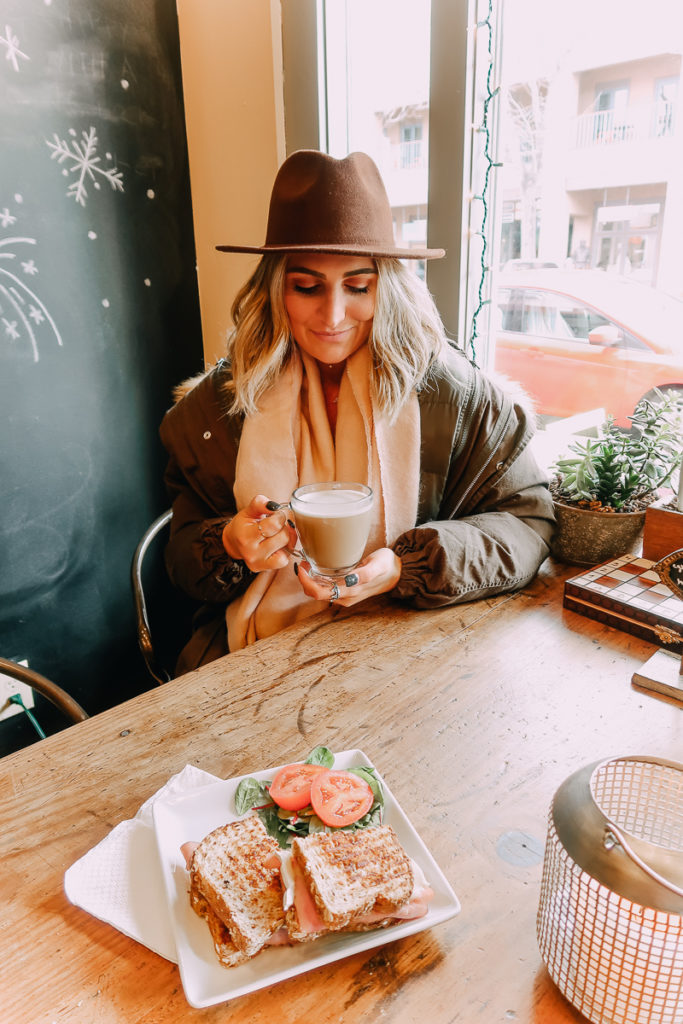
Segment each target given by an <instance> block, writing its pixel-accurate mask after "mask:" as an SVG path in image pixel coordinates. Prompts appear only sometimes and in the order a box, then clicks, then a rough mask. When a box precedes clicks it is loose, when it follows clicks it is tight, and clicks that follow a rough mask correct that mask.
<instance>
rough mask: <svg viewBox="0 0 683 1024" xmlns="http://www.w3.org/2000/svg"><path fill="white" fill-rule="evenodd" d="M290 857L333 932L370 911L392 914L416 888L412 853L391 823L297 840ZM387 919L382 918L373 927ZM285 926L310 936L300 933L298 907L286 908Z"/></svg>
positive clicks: (294, 934) (350, 925)
mask: <svg viewBox="0 0 683 1024" xmlns="http://www.w3.org/2000/svg"><path fill="white" fill-rule="evenodd" d="M292 858H293V860H295V861H296V865H297V867H298V868H299V869H300V871H301V872H302V873H303V876H304V878H305V880H306V886H307V888H308V890H309V892H310V893H311V896H312V897H313V901H314V903H315V906H316V909H317V911H318V914H319V915H320V917H321V919H322V921H323V922H324V924H325V926H326V928H328V929H329V930H330V931H340V930H342V929H346V928H355V927H356V925H355V924H354V919H357V918H361V917H363V915H365V914H368V913H372V914H385V915H386V917H387V918H390V917H391V913H392V911H394V910H398V908H399V907H401V906H403V904H404V903H407V902H408V900H409V899H410V897H411V894H412V892H413V883H414V879H413V869H412V865H411V863H410V858H409V857H408V855H407V854H406V853H405V851H404V849H403V847H402V846H401V844H400V843H399V841H398V838H397V836H396V833H395V832H394V830H393V829H392V828H391V827H390V826H388V825H380V826H377V827H370V828H364V829H359V830H358V831H356V832H332V833H326V832H319V833H317V834H316V835H312V836H308V837H306V838H305V839H294V840H293V842H292ZM388 923H390V922H389V921H388V920H381V919H378V920H377V921H376V923H375V924H373V925H372V927H375V928H379V927H383V926H386V924H388ZM287 927H288V928H289V930H290V934H291V935H292V938H295V939H299V941H301V940H303V938H304V937H305V938H310V937H311V936H309V935H308V934H305V932H304V934H302V931H303V930H302V929H301V928H300V927H299V922H298V920H297V912H296V910H295V909H294V908H290V910H289V911H288V913H287ZM359 928H365V924H364V923H363V924H359Z"/></svg>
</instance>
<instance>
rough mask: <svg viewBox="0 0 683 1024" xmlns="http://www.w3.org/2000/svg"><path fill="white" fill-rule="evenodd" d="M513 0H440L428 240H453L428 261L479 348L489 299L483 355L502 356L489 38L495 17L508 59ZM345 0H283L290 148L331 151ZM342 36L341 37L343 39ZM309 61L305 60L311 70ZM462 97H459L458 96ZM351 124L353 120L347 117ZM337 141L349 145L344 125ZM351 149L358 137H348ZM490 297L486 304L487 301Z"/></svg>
mask: <svg viewBox="0 0 683 1024" xmlns="http://www.w3.org/2000/svg"><path fill="white" fill-rule="evenodd" d="M503 2H504V0H499V2H498V4H496V5H495V10H494V12H493V14H492V15H489V3H488V0H458V2H457V3H453V0H431V42H430V94H429V132H428V140H429V150H428V152H429V168H428V199H427V245H428V246H430V247H432V248H443V249H445V250H446V256H445V258H444V259H442V260H430V261H429V262H428V263H427V284H428V286H429V289H430V291H431V293H432V295H433V297H434V300H435V302H436V305H437V308H438V309H439V313H440V315H441V318H442V320H443V323H444V326H445V328H446V332H447V334H448V335H449V337H450V338H452V339H453V340H454V341H456V343H457V344H458V345H460V347H461V348H463V349H464V350H465V351H467V353H468V355H470V356H471V355H472V352H471V348H470V339H471V334H472V322H473V317H474V315H475V312H476V311H477V309H479V317H480V319H479V318H478V324H477V345H476V360H477V362H478V363H479V364H480V365H487V364H488V363H489V362H490V361H491V360H492V346H490V345H489V343H488V340H489V338H488V335H489V332H488V323H489V311H490V299H491V294H492V281H491V277H492V273H490V272H488V267H491V268H492V267H493V266H494V249H493V233H492V232H491V231H490V226H491V223H492V222H494V221H495V216H496V207H497V195H496V189H495V174H491V175H489V189H490V191H489V195H488V200H487V206H488V234H489V237H488V238H487V259H486V263H487V264H488V267H487V269H486V270H484V269H483V268H482V266H481V265H480V264H481V236H480V235H479V234H478V232H479V230H480V228H481V219H482V209H481V206H482V203H481V200H480V199H478V198H477V195H476V194H475V193H477V192H478V193H479V194H480V193H481V188H482V187H481V182H482V181H483V180H484V170H485V168H484V167H483V165H482V150H483V141H482V137H481V132H480V125H481V120H482V106H483V86H484V83H485V79H486V73H487V71H488V41H487V39H486V34H487V32H488V29H487V28H486V24H485V19H486V18H487V17H490V18H491V20H490V24H491V26H492V33H493V35H492V39H493V41H494V54H495V60H496V62H497V61H498V42H499V39H498V35H499V33H498V31H497V29H498V25H499V24H500V18H501V8H502V3H503ZM342 6H343V7H344V10H345V5H342V3H341V2H340V0H332V4H331V5H330V4H329V0H283V3H282V33H283V72H284V107H285V140H286V149H287V152H288V153H291V152H293V151H294V150H295V149H300V148H311V149H321V150H323V151H325V152H329V151H330V149H331V148H333V147H332V141H333V140H331V138H330V132H331V130H335V131H336V130H337V129H335V128H332V129H331V126H330V124H329V119H328V117H327V106H328V104H333V105H335V104H337V105H338V104H340V103H341V102H343V97H340V96H339V95H337V96H330V95H329V92H328V89H327V82H326V67H327V64H328V62H329V61H330V60H331V59H333V55H332V54H331V52H330V50H329V49H328V47H327V45H326V30H327V28H328V23H329V20H330V18H331V17H333V18H334V25H335V46H336V47H339V46H341V47H345V45H346V43H345V39H346V36H345V32H346V31H348V19H347V18H346V17H345V15H344V13H342V12H340V8H341V7H342ZM340 40H341V42H340ZM302 69H305V70H303V71H302ZM454 96H456V97H458V98H459V99H460V100H461V102H458V103H454V102H453V97H454ZM491 108H492V109H490V110H489V135H490V138H491V139H495V134H496V133H495V128H496V124H495V118H496V116H497V113H496V109H495V108H497V104H496V103H495V102H494V103H493V104H492V105H491ZM338 130H339V131H340V132H341V133H342V135H341V138H342V140H343V132H344V130H345V125H340V126H338ZM334 143H335V146H336V148H337V149H339V148H344V147H343V141H342V143H340V135H339V134H336V136H335V139H334ZM346 151H348V142H347V146H346ZM482 303H483V305H482Z"/></svg>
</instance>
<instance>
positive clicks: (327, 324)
mask: <svg viewBox="0 0 683 1024" xmlns="http://www.w3.org/2000/svg"><path fill="white" fill-rule="evenodd" d="M217 248H219V249H221V250H224V251H229V252H253V253H260V254H262V259H261V261H260V263H259V264H258V266H257V268H256V270H255V272H254V273H253V275H252V276H251V278H250V279H249V281H248V282H247V283H246V284H245V285H244V287H243V288H242V290H241V292H240V293H239V295H238V296H237V298H236V300H235V302H234V304H233V308H232V317H233V321H234V329H233V331H232V333H231V334H230V337H229V339H228V345H227V359H226V360H222V361H221V362H220V363H219V364H218V365H217V366H215V367H214V368H212V369H210V370H209V371H208V372H207V373H206V374H204V375H202V376H201V377H200V378H198V379H196V380H194V381H191V382H188V384H187V385H185V386H184V387H183V388H182V389H181V396H179V400H178V401H177V403H176V405H175V406H174V407H173V408H172V409H171V410H170V411H169V412H168V413H167V414H166V416H165V418H164V421H163V423H162V427H161V437H162V440H163V443H164V445H165V446H166V449H167V451H168V453H169V457H170V458H169V465H168V471H167V478H166V479H167V484H168V488H169V492H170V495H171V498H172V501H173V519H172V531H171V539H170V543H169V546H168V550H167V565H168V569H169V573H170V575H171V578H172V579H173V580H174V582H175V583H176V584H177V585H178V586H179V587H181V588H182V589H183V590H185V591H186V592H187V593H189V594H190V595H191V596H192V597H194V598H196V599H198V600H200V601H202V602H204V605H205V606H204V609H203V612H202V614H201V615H200V616H199V617H198V620H197V623H196V630H195V633H194V635H193V637H192V640H191V641H190V643H189V644H188V646H187V648H186V649H185V651H184V652H183V655H182V656H181V659H180V662H179V665H178V672H179V674H180V672H184V671H187V670H189V669H190V668H193V667H196V666H198V665H199V664H203V663H205V662H207V661H210V660H212V659H213V658H216V657H218V656H220V655H221V654H225V653H227V651H228V650H236V649H239V648H240V647H243V646H245V645H246V644H248V643H252V642H253V641H255V640H257V639H259V638H261V637H264V636H268V635H271V634H272V633H275V632H277V631H278V630H280V629H282V628H284V627H285V626H286V625H288V624H290V623H292V622H294V621H296V620H297V619H299V618H302V617H304V616H308V615H311V614H313V613H315V612H318V611H320V610H322V609H324V608H325V607H327V606H328V604H330V603H332V602H334V601H338V602H339V603H340V604H343V605H353V604H357V603H359V602H361V601H364V600H366V599H367V598H369V597H372V596H375V595H378V594H383V593H386V594H390V595H391V596H392V597H394V598H397V599H400V600H404V601H408V602H409V603H410V604H412V605H413V606H414V607H416V608H433V607H437V606H439V605H447V604H454V603H456V602H458V601H468V600H472V599H474V598H477V597H483V596H489V595H492V594H496V593H499V592H500V591H504V590H510V589H514V588H518V587H521V586H523V585H524V584H525V583H528V582H529V580H531V579H532V578H533V576H534V575H535V574H536V572H537V570H538V567H539V565H540V564H541V562H542V561H543V560H544V558H545V557H546V555H547V554H548V542H549V540H550V536H551V533H552V526H553V514H552V503H551V501H550V498H549V495H548V491H547V486H546V480H545V477H544V475H543V474H542V473H541V472H540V470H539V468H538V466H537V465H536V463H535V461H534V458H533V456H532V454H531V452H530V450H529V441H530V439H531V437H532V435H533V426H532V424H531V423H530V422H529V419H528V416H527V413H526V412H525V411H524V409H523V408H521V407H520V406H519V405H517V404H515V403H514V402H513V400H512V399H511V398H510V397H509V396H507V395H506V394H504V393H503V392H501V391H500V390H499V389H498V388H497V387H496V386H495V385H494V384H493V383H492V382H491V381H490V380H489V379H488V378H487V377H486V376H485V375H484V374H482V373H481V372H479V371H478V370H476V369H475V368H474V367H473V366H471V364H470V363H469V362H468V361H467V360H466V359H465V358H464V356H463V355H462V353H460V352H459V351H458V350H457V349H455V348H453V347H452V346H451V345H450V344H449V342H448V341H447V339H446V336H445V332H444V329H443V326H442V324H441V321H440V319H439V316H438V313H437V311H436V308H435V306H434V304H433V301H432V299H431V297H430V295H429V292H428V291H427V289H426V287H425V286H424V284H423V283H422V282H421V281H420V280H419V279H418V278H417V276H416V275H415V274H413V273H412V272H411V271H410V270H408V269H407V268H406V267H405V266H404V265H403V264H402V263H401V262H400V260H401V259H406V258H408V259H434V258H439V257H441V256H443V255H444V253H443V250H441V249H425V250H421V249H410V250H402V249H400V248H398V247H397V246H396V245H395V243H394V239H393V226H392V216H391V208H390V205H389V201H388V198H387V195H386V192H385V189H384V185H383V183H382V180H381V178H380V175H379V172H378V170H377V167H376V166H375V164H374V163H373V161H372V160H371V159H370V157H368V156H367V155H365V154H364V153H352V154H351V155H350V156H348V157H346V158H345V159H344V160H335V159H334V158H333V157H330V156H327V155H326V154H323V153H319V152H316V151H308V150H306V151H300V152H297V153H294V154H292V155H291V156H290V157H289V158H288V159H287V160H286V161H285V163H284V164H283V165H282V167H281V168H280V171H279V172H278V175H277V177H276V180H275V184H274V186H273V192H272V196H271V202H270V211H269V217H268V228H267V235H266V242H265V244H264V245H263V246H237V245H225V246H218V247H217ZM325 480H354V481H359V482H361V483H367V484H369V485H370V487H372V489H373V492H374V495H375V502H374V510H373V515H374V520H373V525H372V529H371V534H370V540H369V542H368V546H367V548H366V554H365V558H364V560H363V561H362V563H361V565H360V566H359V567H358V568H357V569H356V570H355V572H353V573H350V574H349V575H348V576H347V577H346V578H345V580H344V581H343V582H342V581H339V583H338V584H337V585H335V586H334V587H332V588H330V584H329V583H327V582H325V581H324V580H321V579H320V578H315V577H313V576H312V575H311V573H310V571H309V570H310V566H309V565H308V564H307V563H306V562H302V563H300V564H297V562H296V561H295V560H293V559H292V556H291V555H290V554H289V552H288V549H291V548H292V547H293V545H294V543H295V541H296V537H295V535H294V533H293V530H292V528H291V525H290V524H289V523H288V521H287V518H286V514H285V512H284V511H282V510H279V511H273V508H275V507H276V505H277V504H279V503H284V502H286V501H287V500H288V498H289V496H290V495H291V493H292V491H293V490H294V489H295V488H296V487H297V486H298V485H300V484H304V483H309V482H315V481H325ZM226 609H227V610H226Z"/></svg>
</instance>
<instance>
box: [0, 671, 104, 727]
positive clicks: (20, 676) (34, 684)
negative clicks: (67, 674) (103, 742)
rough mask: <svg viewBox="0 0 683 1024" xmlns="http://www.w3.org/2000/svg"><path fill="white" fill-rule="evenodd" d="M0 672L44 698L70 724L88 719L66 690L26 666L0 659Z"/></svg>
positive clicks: (86, 714)
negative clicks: (70, 722)
mask: <svg viewBox="0 0 683 1024" xmlns="http://www.w3.org/2000/svg"><path fill="white" fill-rule="evenodd" d="M0 672H1V673H2V674H3V675H6V676H10V677H11V678H12V679H17V680H18V681H19V682H20V683H25V684H26V685H27V686H30V687H31V689H32V690H35V691H36V693H40V694H42V696H43V697H46V698H47V700H49V701H50V703H51V704H54V706H55V707H56V708H58V709H59V710H60V711H61V712H62V714H63V715H64V716H65V717H66V718H68V719H70V720H71V721H72V722H84V721H85V720H86V718H89V717H90V716H89V715H88V713H87V711H84V710H83V708H82V707H81V705H80V704H79V703H78V701H77V700H74V698H73V697H71V696H70V695H69V694H68V693H67V692H66V690H63V689H62V687H61V686H59V685H58V684H57V683H54V682H53V681H52V680H51V679H48V678H47V677H46V676H42V675H41V674H40V673H39V672H35V671H34V670H33V669H32V668H28V666H27V665H20V664H19V663H18V662H16V661H10V660H9V659H8V658H0Z"/></svg>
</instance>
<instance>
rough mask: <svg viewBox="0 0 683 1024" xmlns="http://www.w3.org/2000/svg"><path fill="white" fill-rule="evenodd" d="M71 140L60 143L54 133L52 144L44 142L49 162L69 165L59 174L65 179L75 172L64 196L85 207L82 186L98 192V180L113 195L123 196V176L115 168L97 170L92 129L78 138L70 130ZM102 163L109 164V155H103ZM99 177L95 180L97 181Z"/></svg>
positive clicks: (98, 160) (95, 144)
mask: <svg viewBox="0 0 683 1024" xmlns="http://www.w3.org/2000/svg"><path fill="white" fill-rule="evenodd" d="M69 135H71V136H72V138H71V139H70V140H69V141H65V140H64V139H60V138H59V136H58V135H57V133H56V132H53V138H54V142H49V141H48V140H47V139H46V140H45V142H46V144H47V146H48V147H49V148H50V149H51V150H52V154H51V156H50V159H51V160H56V161H57V163H58V164H63V163H64V162H65V161H70V162H71V166H70V167H68V168H67V167H64V168H63V170H62V174H64V175H65V176H66V175H69V174H72V173H74V172H75V174H76V178H75V179H74V181H72V182H71V184H70V185H69V187H68V189H67V192H66V194H67V196H69V197H72V198H73V199H75V200H76V202H77V203H80V204H81V206H85V201H86V199H87V198H88V192H87V189H86V183H87V182H88V181H91V182H92V185H93V188H95V189H99V188H100V180H99V178H103V179H104V180H105V181H108V182H109V184H110V185H111V187H112V189H113V190H114V191H115V192H123V174H122V172H121V171H119V170H117V168H116V167H115V166H109V167H101V166H100V163H101V157H99V156H97V133H96V131H95V129H94V128H92V127H91V128H89V129H88V131H85V130H83V131H82V132H81V138H80V139H78V138H77V132H76V130H75V129H74V128H70V129H69ZM106 159H107V160H111V154H110V153H107V154H106ZM98 176H99V177H98Z"/></svg>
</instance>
